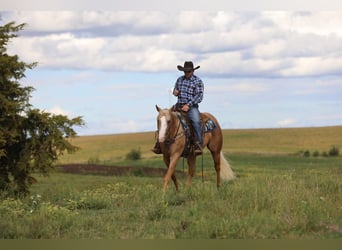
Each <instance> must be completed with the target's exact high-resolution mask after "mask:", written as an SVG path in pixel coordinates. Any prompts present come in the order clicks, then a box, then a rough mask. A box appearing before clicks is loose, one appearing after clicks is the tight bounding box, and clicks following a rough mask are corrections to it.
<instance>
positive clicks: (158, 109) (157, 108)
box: [156, 104, 160, 112]
mask: <svg viewBox="0 0 342 250" xmlns="http://www.w3.org/2000/svg"><path fill="white" fill-rule="evenodd" d="M156 110H157V111H158V112H160V108H159V107H158V105H157V104H156Z"/></svg>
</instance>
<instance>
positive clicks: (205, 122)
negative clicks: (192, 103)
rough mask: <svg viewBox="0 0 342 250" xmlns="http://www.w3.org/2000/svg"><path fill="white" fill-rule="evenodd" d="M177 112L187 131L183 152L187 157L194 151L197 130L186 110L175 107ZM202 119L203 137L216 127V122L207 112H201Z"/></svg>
mask: <svg viewBox="0 0 342 250" xmlns="http://www.w3.org/2000/svg"><path fill="white" fill-rule="evenodd" d="M174 111H175V112H176V114H177V116H178V118H179V120H180V122H181V124H182V127H183V130H184V133H185V138H186V142H185V148H184V151H183V154H182V157H187V156H188V155H189V154H190V153H192V152H193V151H194V150H195V147H196V145H195V141H196V135H195V131H194V129H193V126H192V124H191V122H190V119H189V118H188V116H187V114H186V112H184V111H182V110H180V109H174ZM200 120H201V128H202V137H203V136H204V134H205V133H208V132H211V131H213V130H214V129H215V128H216V124H215V123H214V121H213V120H211V119H210V117H209V116H208V115H207V114H206V113H200Z"/></svg>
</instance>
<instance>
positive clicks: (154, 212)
mask: <svg viewBox="0 0 342 250" xmlns="http://www.w3.org/2000/svg"><path fill="white" fill-rule="evenodd" d="M224 137H225V143H224V152H225V155H226V156H227V158H228V159H229V161H230V163H231V165H232V168H233V170H234V172H235V173H236V175H237V178H236V179H235V180H234V181H232V182H228V183H223V185H222V187H221V188H220V190H217V189H216V186H215V173H214V169H213V163H212V160H211V158H210V157H209V155H208V153H206V154H205V155H204V159H203V160H204V175H203V181H202V176H201V171H200V170H201V167H200V164H198V167H197V168H198V172H197V176H196V178H194V180H193V183H192V185H191V187H190V188H189V189H186V188H185V187H184V184H185V179H184V177H183V178H180V184H181V187H180V188H181V191H180V193H175V192H174V188H173V186H172V185H169V189H168V191H167V192H166V193H165V194H164V193H163V192H162V191H161V188H162V181H163V179H162V176H160V178H159V177H146V176H140V175H139V174H137V175H130V176H123V177H118V176H100V175H80V174H65V173H60V172H55V173H52V174H51V175H50V176H49V177H43V176H41V175H38V174H37V175H36V178H37V179H38V184H35V185H34V186H33V187H32V189H31V195H30V196H28V197H26V198H23V199H14V198H5V197H3V198H2V199H1V202H0V238H17V239H26V238H28V239H32V238H49V239H50V238H56V239H330V238H342V196H341V194H342V157H341V156H338V157H323V156H321V154H322V153H323V152H328V151H329V149H330V148H331V147H332V146H333V145H335V146H337V147H339V148H342V144H341V143H342V127H327V128H300V129H257V130H225V131H224ZM73 143H74V144H76V145H78V146H80V147H81V148H82V150H80V151H79V152H77V153H76V154H75V155H72V156H64V157H63V158H61V159H60V163H76V162H78V163H82V162H83V163H87V162H88V161H98V162H99V163H101V164H103V163H105V164H107V165H119V166H120V165H134V166H137V168H138V167H141V166H153V167H165V166H164V165H163V163H162V160H161V156H155V155H152V154H151V153H150V152H149V150H150V148H151V147H152V146H153V143H154V134H153V133H138V134H127V135H107V136H86V137H79V138H75V139H73ZM132 149H139V150H141V153H142V159H141V160H138V161H129V160H126V159H125V155H126V154H127V153H128V152H129V151H131V150H132ZM306 150H309V151H310V152H314V151H318V152H319V153H320V155H319V156H318V157H314V156H310V157H303V155H302V153H299V152H303V151H306ZM198 160H199V161H200V159H198ZM178 169H180V170H182V163H181V162H180V163H179V167H178ZM185 171H186V169H185Z"/></svg>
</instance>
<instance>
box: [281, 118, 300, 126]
mask: <svg viewBox="0 0 342 250" xmlns="http://www.w3.org/2000/svg"><path fill="white" fill-rule="evenodd" d="M296 123H297V120H295V119H292V118H287V119H284V120H280V121H278V122H277V126H279V127H289V126H293V125H296Z"/></svg>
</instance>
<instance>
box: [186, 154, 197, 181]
mask: <svg viewBox="0 0 342 250" xmlns="http://www.w3.org/2000/svg"><path fill="white" fill-rule="evenodd" d="M187 162H188V179H187V181H186V186H187V187H189V186H190V182H191V180H192V177H194V174H195V163H196V156H195V155H189V156H188V158H187Z"/></svg>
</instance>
